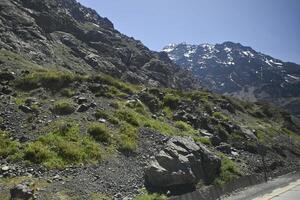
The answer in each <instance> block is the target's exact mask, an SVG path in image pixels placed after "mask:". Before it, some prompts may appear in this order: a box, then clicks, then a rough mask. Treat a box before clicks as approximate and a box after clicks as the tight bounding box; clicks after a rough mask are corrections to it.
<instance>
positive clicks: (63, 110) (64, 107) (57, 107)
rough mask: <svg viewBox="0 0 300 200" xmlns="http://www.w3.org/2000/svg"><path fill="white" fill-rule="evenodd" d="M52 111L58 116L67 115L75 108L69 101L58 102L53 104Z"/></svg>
mask: <svg viewBox="0 0 300 200" xmlns="http://www.w3.org/2000/svg"><path fill="white" fill-rule="evenodd" d="M52 111H53V112H54V113H56V114H59V115H68V114H71V113H73V112H74V111H75V106H74V104H73V103H72V102H71V101H70V100H66V99H63V100H59V101H57V102H55V103H54V106H53V108H52Z"/></svg>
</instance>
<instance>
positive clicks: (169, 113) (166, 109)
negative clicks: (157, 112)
mask: <svg viewBox="0 0 300 200" xmlns="http://www.w3.org/2000/svg"><path fill="white" fill-rule="evenodd" d="M163 112H164V114H165V116H166V117H167V118H168V119H172V118H173V111H172V110H171V108H169V107H164V108H163Z"/></svg>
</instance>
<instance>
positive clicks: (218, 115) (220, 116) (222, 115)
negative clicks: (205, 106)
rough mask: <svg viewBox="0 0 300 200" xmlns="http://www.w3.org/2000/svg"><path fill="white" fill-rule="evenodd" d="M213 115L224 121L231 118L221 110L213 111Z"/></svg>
mask: <svg viewBox="0 0 300 200" xmlns="http://www.w3.org/2000/svg"><path fill="white" fill-rule="evenodd" d="M213 117H215V118H217V119H219V120H222V121H228V120H229V117H228V116H226V115H224V114H223V113H221V112H214V113H213Z"/></svg>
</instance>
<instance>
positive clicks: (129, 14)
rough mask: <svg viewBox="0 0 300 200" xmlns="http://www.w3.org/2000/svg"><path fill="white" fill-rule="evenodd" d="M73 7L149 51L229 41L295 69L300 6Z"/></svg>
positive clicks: (157, 2) (147, 1)
mask: <svg viewBox="0 0 300 200" xmlns="http://www.w3.org/2000/svg"><path fill="white" fill-rule="evenodd" d="M78 1H79V2H80V3H81V4H83V5H85V6H87V7H90V8H93V9H95V10H96V11H97V12H98V13H99V15H100V16H102V17H107V18H108V19H109V20H111V21H112V22H113V24H114V26H115V28H116V29H117V30H118V31H120V32H121V33H124V34H126V35H128V36H132V37H134V38H135V39H138V40H141V41H142V42H143V44H145V45H146V46H147V47H148V48H150V49H151V50H155V51H160V50H161V49H162V48H163V47H164V46H166V45H167V44H170V43H181V42H186V43H190V44H202V43H212V44H215V43H222V42H225V41H232V42H238V43H241V44H243V45H245V46H251V47H252V48H253V49H254V50H257V51H260V52H262V53H266V54H268V55H271V56H272V57H275V58H279V59H282V60H283V61H291V62H296V63H299V64H300V0H78Z"/></svg>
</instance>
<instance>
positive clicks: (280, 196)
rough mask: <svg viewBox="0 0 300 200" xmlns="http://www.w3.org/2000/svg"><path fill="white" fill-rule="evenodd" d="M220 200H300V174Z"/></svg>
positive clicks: (289, 175) (272, 181) (275, 180)
mask: <svg viewBox="0 0 300 200" xmlns="http://www.w3.org/2000/svg"><path fill="white" fill-rule="evenodd" d="M221 199H222V200H300V173H296V172H295V173H291V174H288V175H284V176H281V177H278V178H276V179H273V180H270V181H268V182H267V183H262V184H259V185H255V186H252V187H249V188H246V189H244V190H241V191H238V192H235V193H233V194H231V195H230V196H225V197H222V198H221Z"/></svg>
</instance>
